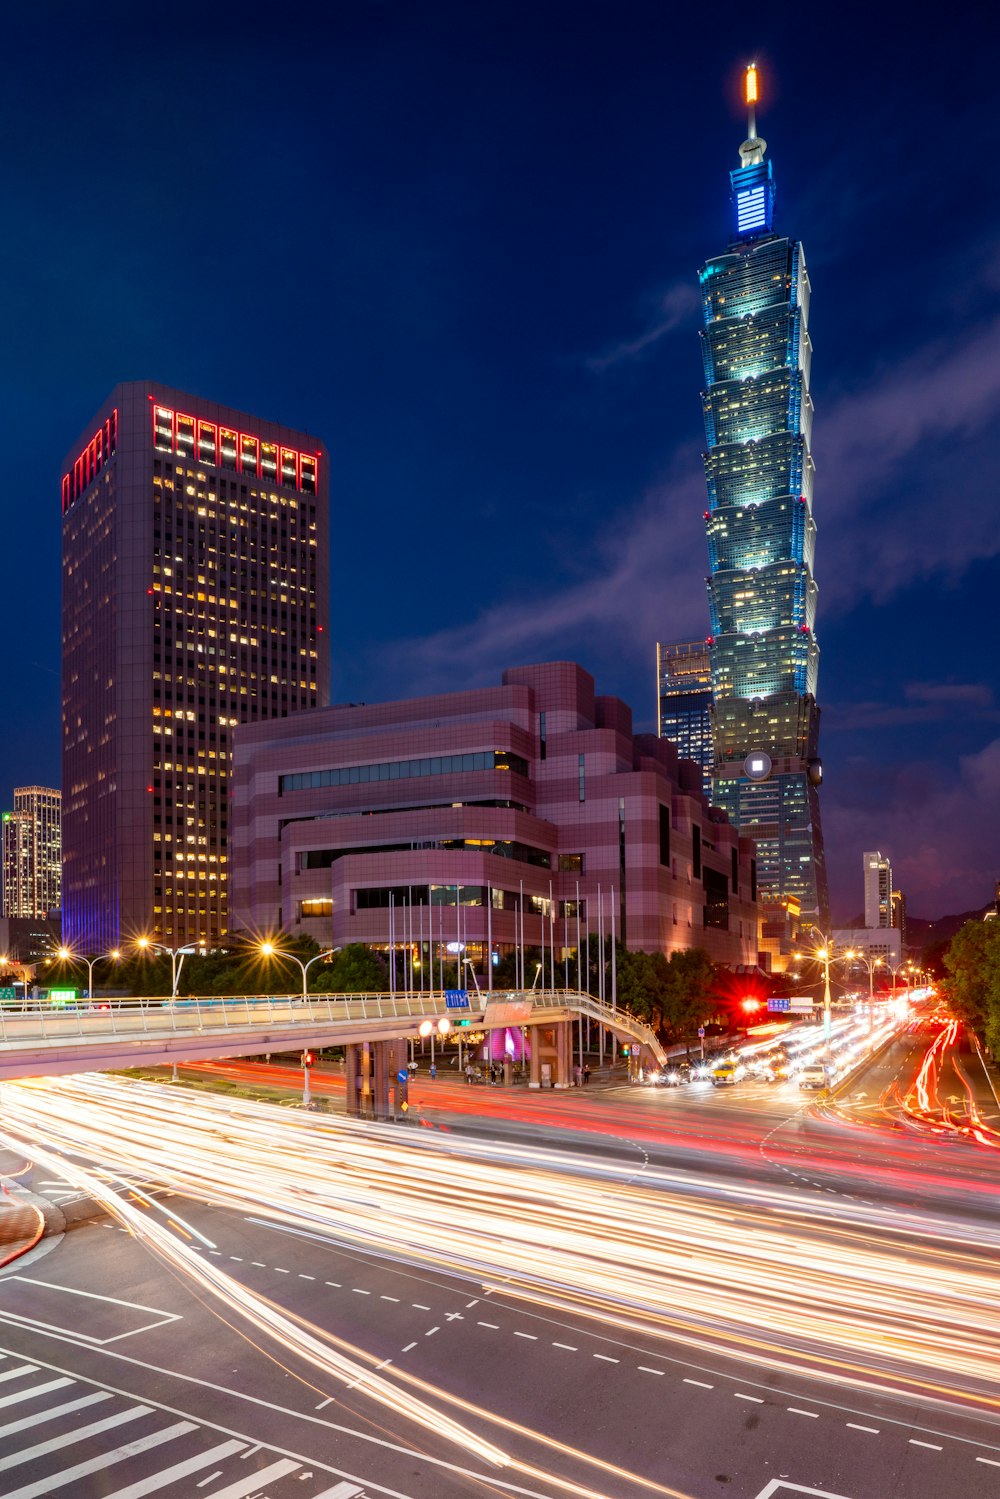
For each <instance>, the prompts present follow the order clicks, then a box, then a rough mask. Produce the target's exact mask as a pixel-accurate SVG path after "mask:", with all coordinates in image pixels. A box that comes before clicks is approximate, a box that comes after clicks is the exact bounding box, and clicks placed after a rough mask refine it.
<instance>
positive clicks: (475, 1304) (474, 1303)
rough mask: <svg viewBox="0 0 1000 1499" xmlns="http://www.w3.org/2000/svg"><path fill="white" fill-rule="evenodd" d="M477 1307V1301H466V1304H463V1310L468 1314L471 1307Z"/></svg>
mask: <svg viewBox="0 0 1000 1499" xmlns="http://www.w3.org/2000/svg"><path fill="white" fill-rule="evenodd" d="M478 1305H479V1302H478V1301H467V1302H466V1303H465V1310H466V1311H467V1312H468V1311H471V1309H472V1308H473V1307H474V1306H478Z"/></svg>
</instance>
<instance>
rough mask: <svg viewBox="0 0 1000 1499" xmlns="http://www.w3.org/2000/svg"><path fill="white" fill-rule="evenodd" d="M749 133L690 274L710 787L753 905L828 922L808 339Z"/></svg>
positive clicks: (803, 279) (804, 287)
mask: <svg viewBox="0 0 1000 1499" xmlns="http://www.w3.org/2000/svg"><path fill="white" fill-rule="evenodd" d="M765 150H766V143H765V142H764V141H762V140H760V139H759V138H758V137H757V136H756V132H755V129H754V125H753V117H752V116H751V131H750V138H749V139H748V140H747V141H746V142H745V143H744V145H743V146H742V147H741V148H740V156H741V161H742V165H741V166H740V167H739V168H737V169H736V170H735V171H733V172H731V173H730V179H731V184H732V200H733V211H734V221H735V232H734V234H733V238H732V239H731V241H730V245H729V249H728V250H727V251H726V252H725V253H724V254H722V255H717V256H714V257H713V258H712V259H710V260H709V261H708V262H707V263H706V265H705V266H704V267H703V269H702V271H701V272H700V281H701V293H702V314H703V329H702V333H701V340H702V355H703V360H704V371H705V391H704V395H703V398H702V399H703V407H704V419H705V434H706V438H707V451H706V453H705V455H704V459H705V477H706V481H707V486H708V505H709V508H708V510H707V511H706V513H705V521H706V529H707V539H708V555H709V566H710V575H709V579H708V597H709V614H710V619H711V637H710V657H711V677H712V710H711V725H712V759H713V764H712V792H711V800H712V801H713V802H714V803H715V804H716V805H717V806H720V807H723V808H724V809H725V810H726V811H727V812H728V813H729V816H730V818H731V820H732V821H733V822H734V823H735V824H736V826H737V827H739V829H740V831H741V832H743V833H745V834H748V835H749V836H751V837H753V838H754V839H755V840H756V843H757V853H758V882H759V887H760V890H761V896H762V899H763V900H764V901H765V902H767V903H768V904H769V905H771V907H772V908H773V911H774V914H775V915H777V908H780V907H781V906H782V905H785V906H787V905H789V903H791V904H792V905H794V903H796V902H797V903H798V905H799V907H800V908H801V914H802V918H803V920H805V921H816V922H819V923H820V924H821V925H825V924H826V919H827V885H826V868H825V860H824V854H823V838H822V831H821V825H820V811H819V797H818V786H819V781H820V777H821V770H820V763H819V709H818V707H817V705H816V679H817V671H818V666H819V647H818V645H817V643H816V635H815V619H816V584H815V581H814V578H813V560H814V552H815V540H816V527H815V523H814V521H813V514H812V497H813V474H814V470H813V460H812V455H811V452H810V440H811V434H812V417H813V406H812V399H811V397H810V395H809V372H810V362H811V357H812V345H811V342H810V339H809V332H808V317H809V295H810V287H809V276H808V272H807V270H806V263H805V256H804V254H803V251H802V246H801V245H800V244H799V243H798V242H797V241H794V240H790V239H787V238H785V237H783V236H782V235H779V234H776V233H775V232H774V229H773V218H774V195H775V186H774V177H773V172H772V169H771V163H770V162H766V163H765V161H764V152H765Z"/></svg>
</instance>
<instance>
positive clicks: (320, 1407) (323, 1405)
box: [316, 1395, 333, 1411]
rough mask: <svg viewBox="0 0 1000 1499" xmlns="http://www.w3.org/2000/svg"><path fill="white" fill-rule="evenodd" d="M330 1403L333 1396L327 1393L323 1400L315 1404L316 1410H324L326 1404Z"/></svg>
mask: <svg viewBox="0 0 1000 1499" xmlns="http://www.w3.org/2000/svg"><path fill="white" fill-rule="evenodd" d="M332 1404H333V1396H332V1395H328V1396H327V1397H326V1399H325V1400H321V1401H320V1403H319V1405H317V1407H316V1409H317V1410H318V1411H325V1410H326V1408H327V1406H328V1405H332Z"/></svg>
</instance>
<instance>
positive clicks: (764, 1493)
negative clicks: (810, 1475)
mask: <svg viewBox="0 0 1000 1499" xmlns="http://www.w3.org/2000/svg"><path fill="white" fill-rule="evenodd" d="M783 1491H784V1492H786V1493H789V1494H809V1495H811V1496H812V1499H847V1495H846V1494H832V1493H831V1492H830V1490H829V1489H808V1488H806V1487H805V1485H804V1484H801V1483H786V1482H785V1480H784V1479H783V1478H772V1479H771V1482H770V1483H768V1484H765V1485H764V1487H763V1488H762V1489H761V1491H760V1493H759V1494H755V1495H754V1499H771V1496H772V1495H773V1494H780V1493H781V1492H783Z"/></svg>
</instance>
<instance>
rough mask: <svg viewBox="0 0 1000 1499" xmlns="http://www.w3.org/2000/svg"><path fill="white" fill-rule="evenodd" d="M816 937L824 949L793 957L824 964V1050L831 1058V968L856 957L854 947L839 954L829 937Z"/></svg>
mask: <svg viewBox="0 0 1000 1499" xmlns="http://www.w3.org/2000/svg"><path fill="white" fill-rule="evenodd" d="M816 936H817V937H818V938H819V939H820V941H821V942H822V944H823V945H822V947H817V948H814V949H813V951H812V953H811V954H810V953H807V954H803V953H797V952H793V953H792V957H793V958H794V959H798V958H801V957H803V956H805V957H813V958H815V959H816V960H817V961H818V962H820V963H822V964H823V1046H824V1049H825V1051H826V1054H827V1056H829V1054H830V1005H831V995H830V966H831V964H833V963H842V962H844V961H845V959H846V960H847V961H850V959H851V958H853V957H854V949H853V947H849V948H847V949H846V950H845V951H844V952H842V953H837V952H835V951H834V944H833V943H832V942H831V941H830V939H829V938H828V937H824V935H823V933H822V932H817V933H816Z"/></svg>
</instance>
